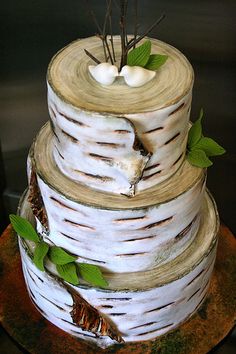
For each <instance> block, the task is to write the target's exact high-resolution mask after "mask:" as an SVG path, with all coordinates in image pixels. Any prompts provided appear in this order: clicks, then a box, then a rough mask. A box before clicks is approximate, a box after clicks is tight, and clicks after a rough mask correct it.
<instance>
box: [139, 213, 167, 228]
mask: <svg viewBox="0 0 236 354" xmlns="http://www.w3.org/2000/svg"><path fill="white" fill-rule="evenodd" d="M172 219H173V216H170V217H169V218H166V219H163V220H160V221H157V222H154V223H152V224H149V225H146V226H143V227H141V228H140V229H138V230H148V229H152V228H153V227H156V226H161V225H164V224H166V223H167V222H169V221H171V220H172Z"/></svg>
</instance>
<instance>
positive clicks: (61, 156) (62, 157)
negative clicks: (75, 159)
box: [54, 145, 65, 160]
mask: <svg viewBox="0 0 236 354" xmlns="http://www.w3.org/2000/svg"><path fill="white" fill-rule="evenodd" d="M54 146H55V148H56V151H57V153H58V155H59V156H60V158H61V159H62V160H65V158H64V156H63V155H62V154H61V153H60V151H59V150H58V147H57V146H56V145H54Z"/></svg>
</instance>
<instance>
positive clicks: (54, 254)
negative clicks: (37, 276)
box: [48, 246, 77, 265]
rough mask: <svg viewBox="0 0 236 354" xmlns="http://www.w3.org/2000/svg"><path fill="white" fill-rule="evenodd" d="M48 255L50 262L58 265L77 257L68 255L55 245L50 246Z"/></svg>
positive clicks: (72, 260)
mask: <svg viewBox="0 0 236 354" xmlns="http://www.w3.org/2000/svg"><path fill="white" fill-rule="evenodd" d="M48 256H49V259H50V260H51V261H52V263H54V264H59V265H63V264H67V263H71V262H74V261H75V260H76V259H77V257H75V256H72V255H70V254H69V253H67V252H66V251H64V250H63V249H62V248H61V247H57V246H52V247H50V250H49V254H48Z"/></svg>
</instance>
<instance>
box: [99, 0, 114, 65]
mask: <svg viewBox="0 0 236 354" xmlns="http://www.w3.org/2000/svg"><path fill="white" fill-rule="evenodd" d="M110 4H111V1H107V11H106V15H105V20H104V23H103V29H102V37H101V39H102V40H103V41H104V43H105V46H106V49H107V52H108V57H109V59H110V61H111V64H112V65H113V64H114V61H113V58H112V55H111V51H110V48H109V44H108V42H107V34H106V29H107V21H108V20H109V14H110Z"/></svg>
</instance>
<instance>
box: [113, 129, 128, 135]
mask: <svg viewBox="0 0 236 354" xmlns="http://www.w3.org/2000/svg"><path fill="white" fill-rule="evenodd" d="M114 132H115V133H118V134H130V133H131V131H130V130H125V129H116V130H114Z"/></svg>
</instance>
